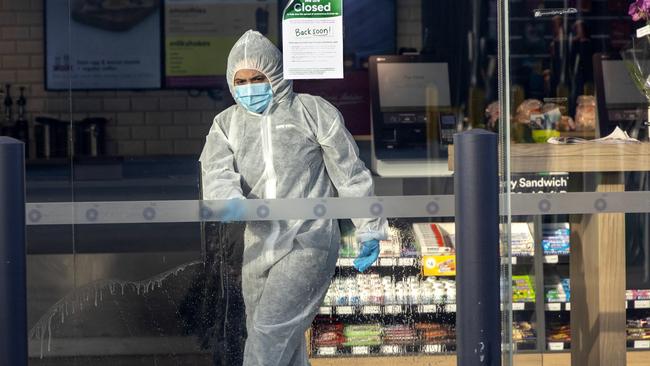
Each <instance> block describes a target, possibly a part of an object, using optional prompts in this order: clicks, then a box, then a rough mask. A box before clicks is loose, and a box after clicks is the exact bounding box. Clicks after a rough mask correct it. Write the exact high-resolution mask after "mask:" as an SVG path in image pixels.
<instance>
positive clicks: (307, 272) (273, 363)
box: [200, 31, 387, 366]
mask: <svg viewBox="0 0 650 366" xmlns="http://www.w3.org/2000/svg"><path fill="white" fill-rule="evenodd" d="M226 77H227V80H228V85H229V87H230V92H231V93H232V95H233V97H234V99H235V101H236V102H237V103H236V104H235V105H233V106H231V107H229V108H228V109H226V110H225V111H223V112H221V113H219V115H217V116H216V117H215V119H214V122H213V124H212V128H211V129H210V132H209V134H208V136H207V138H206V143H205V147H204V149H203V152H202V154H201V157H200V161H201V166H202V168H201V169H202V179H203V184H204V188H203V189H204V191H203V194H204V199H207V200H210V199H228V200H230V201H229V203H230V205H229V206H230V207H231V208H233V212H236V211H237V209H236V206H237V202H241V201H239V199H244V198H248V199H274V198H307V197H336V196H339V197H362V196H369V195H373V194H374V193H373V182H372V177H371V175H370V172H369V171H368V170H367V169H366V168H365V166H364V164H363V162H362V161H361V160H360V159H359V156H358V149H357V147H356V144H355V143H354V140H353V139H352V137H351V135H350V133H349V132H348V131H347V130H346V129H345V126H344V124H343V118H342V116H341V114H340V113H339V111H338V110H337V109H336V108H335V107H334V106H332V105H331V104H330V103H328V102H327V101H325V100H324V99H323V98H321V97H317V96H312V95H308V94H298V93H294V92H293V90H292V82H291V81H290V80H285V79H284V78H283V75H282V55H281V53H280V51H279V50H278V49H277V48H276V47H275V46H274V45H273V44H272V43H271V42H270V41H269V40H268V39H266V38H265V37H264V36H263V35H261V34H260V33H258V32H254V31H247V32H246V33H244V35H243V36H242V37H241V38H240V39H239V40H238V41H237V43H236V44H235V45H234V46H233V48H232V50H231V51H230V55H229V56H228V69H227V73H226ZM232 219H234V220H236V219H237V217H232ZM353 222H354V224H355V226H356V228H357V232H356V236H357V240H358V241H359V242H360V243H361V248H362V249H361V254H360V255H359V257H358V258H357V260H356V261H355V265H356V267H357V269H359V270H360V271H364V270H365V269H367V268H368V267H369V266H370V265H371V264H372V262H374V261H375V260H376V259H377V255H378V254H379V240H382V239H385V238H386V232H387V230H386V220H385V219H382V218H372V219H354V220H353ZM244 242H245V244H244V260H243V269H242V292H243V296H244V302H245V305H246V324H247V326H246V328H247V332H248V338H247V340H246V346H245V351H244V365H245V366H258V365H264V366H286V365H309V362H308V359H307V351H306V342H305V331H306V330H307V329H308V328H309V326H310V324H311V322H312V321H313V319H314V317H315V316H316V314H317V312H318V309H319V307H320V305H321V303H322V301H323V298H324V297H325V293H326V292H327V289H328V286H329V284H330V281H331V278H332V276H333V274H334V268H335V266H336V259H337V257H338V251H339V243H340V232H339V227H338V222H337V220H331V219H322V220H287V221H253V222H248V223H247V225H246V230H245V234H244Z"/></svg>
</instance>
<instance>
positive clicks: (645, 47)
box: [621, 0, 650, 137]
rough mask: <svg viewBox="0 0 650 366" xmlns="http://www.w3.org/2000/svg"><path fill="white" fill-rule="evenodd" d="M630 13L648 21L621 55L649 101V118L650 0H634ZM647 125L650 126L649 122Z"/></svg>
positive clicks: (633, 17)
mask: <svg viewBox="0 0 650 366" xmlns="http://www.w3.org/2000/svg"><path fill="white" fill-rule="evenodd" d="M628 14H629V15H630V16H631V17H632V20H633V21H635V22H637V21H643V22H645V23H646V25H645V26H644V27H641V28H639V29H637V31H636V37H635V36H632V42H631V44H630V46H629V47H627V48H625V49H623V50H622V51H621V57H622V58H623V63H624V64H625V67H626V69H627V71H628V73H629V74H630V77H631V78H632V80H633V81H634V84H635V85H636V87H637V89H638V90H639V92H641V94H642V95H643V96H644V97H645V98H646V100H647V101H648V115H647V118H650V0H636V1H634V2H633V3H632V4H630V8H629V10H628ZM645 125H646V126H647V127H649V128H650V124H649V123H648V122H645ZM648 132H650V131H648ZM648 135H649V137H650V133H649V134H648Z"/></svg>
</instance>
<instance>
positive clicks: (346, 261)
mask: <svg viewBox="0 0 650 366" xmlns="http://www.w3.org/2000/svg"><path fill="white" fill-rule="evenodd" d="M337 265H338V266H339V267H352V266H353V265H354V258H339V260H338V263H337Z"/></svg>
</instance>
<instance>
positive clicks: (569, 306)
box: [564, 302, 571, 311]
mask: <svg viewBox="0 0 650 366" xmlns="http://www.w3.org/2000/svg"><path fill="white" fill-rule="evenodd" d="M564 308H565V309H566V311H571V303H570V302H567V303H566V305H564Z"/></svg>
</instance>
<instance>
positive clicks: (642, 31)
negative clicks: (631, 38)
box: [636, 25, 650, 38]
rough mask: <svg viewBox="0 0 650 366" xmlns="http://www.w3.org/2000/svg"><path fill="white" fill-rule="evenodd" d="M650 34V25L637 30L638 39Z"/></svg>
mask: <svg viewBox="0 0 650 366" xmlns="http://www.w3.org/2000/svg"><path fill="white" fill-rule="evenodd" d="M648 34H650V25H646V26H644V27H641V28H639V29H637V30H636V38H641V37H643V36H647V35H648Z"/></svg>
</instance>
